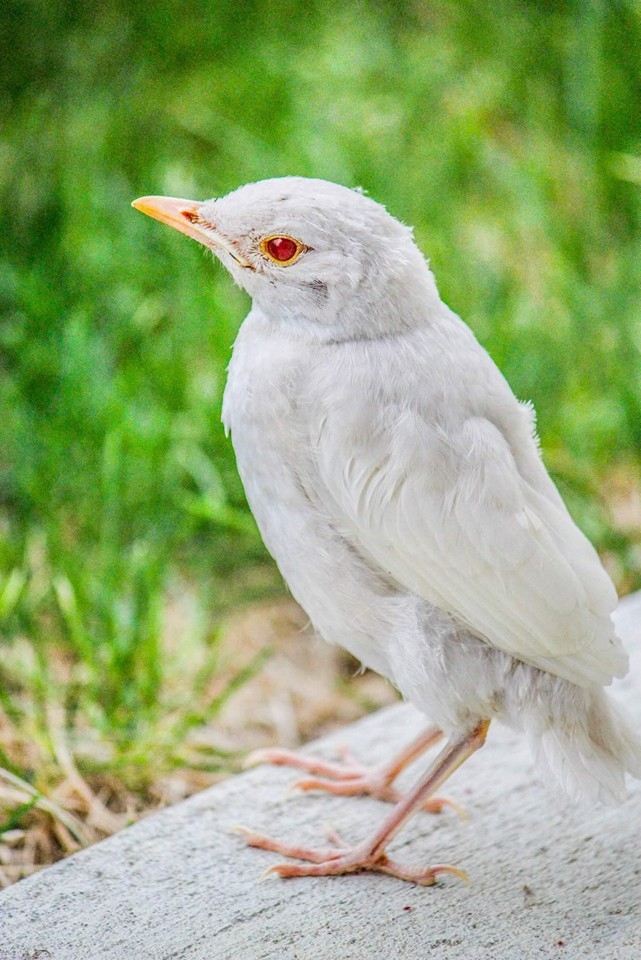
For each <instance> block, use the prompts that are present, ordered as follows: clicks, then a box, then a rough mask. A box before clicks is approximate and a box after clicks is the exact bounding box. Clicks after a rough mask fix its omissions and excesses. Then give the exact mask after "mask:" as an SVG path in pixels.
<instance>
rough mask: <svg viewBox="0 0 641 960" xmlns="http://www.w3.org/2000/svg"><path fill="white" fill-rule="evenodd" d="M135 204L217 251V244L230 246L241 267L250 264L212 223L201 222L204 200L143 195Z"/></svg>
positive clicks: (141, 210)
mask: <svg viewBox="0 0 641 960" xmlns="http://www.w3.org/2000/svg"><path fill="white" fill-rule="evenodd" d="M131 205H132V207H134V208H135V209H136V210H140V212H141V213H146V214H147V216H148V217H153V218H154V220H159V221H160V222H161V223H165V224H167V226H168V227H173V228H174V230H178V232H179V233H184V234H185V235H186V236H188V237H191V238H192V240H197V241H198V243H202V244H203V246H205V247H208V248H209V249H210V250H213V251H215V250H216V248H217V247H218V248H219V249H220V248H222V249H223V250H226V251H227V253H228V254H229V255H230V256H232V257H233V258H234V260H235V261H236V263H238V264H240V266H241V267H248V266H250V264H249V263H248V262H247V260H244V259H243V258H242V257H241V256H240V254H239V253H238V252H237V251H236V250H235V249H234V248H233V246H232V245H231V243H230V242H229V240H227V239H226V238H225V237H221V236H220V234H218V233H216V230H215V229H214V227H213V226H211V225H210V224H208V223H206V222H202V223H201V222H200V217H199V214H200V208H201V207H202V203H201V202H200V201H197V200H182V199H181V198H179V197H140V198H139V199H138V200H134V201H133V203H132V204H131Z"/></svg>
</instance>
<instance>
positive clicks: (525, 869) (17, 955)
mask: <svg viewBox="0 0 641 960" xmlns="http://www.w3.org/2000/svg"><path fill="white" fill-rule="evenodd" d="M618 613H619V622H620V629H621V632H622V633H623V634H624V635H625V637H626V639H627V645H628V648H629V649H630V650H631V651H632V653H633V665H632V671H631V674H630V676H629V677H628V678H626V680H624V681H621V682H620V683H618V684H617V686H616V695H617V697H618V698H619V699H620V700H622V701H624V702H625V703H626V707H627V709H628V712H629V713H630V714H632V715H633V716H634V717H635V720H636V723H637V725H638V727H639V728H640V729H641V595H639V594H637V595H634V596H633V597H630V598H627V600H625V601H623V603H622V604H621V606H620V608H619V612H618ZM423 722H424V721H423V720H422V718H421V717H420V715H419V714H418V713H417V712H416V711H414V710H413V709H412V708H411V707H408V706H398V707H392V708H390V709H387V710H384V711H381V712H380V713H379V714H376V715H374V716H371V717H368V718H367V719H365V720H363V721H361V722H360V723H357V724H354V725H353V726H352V727H349V728H347V729H346V730H344V731H342V732H341V734H340V735H338V736H334V737H330V738H326V739H325V740H323V741H319V742H318V743H316V744H313V745H311V747H310V749H311V750H313V751H314V752H318V753H320V754H323V755H327V756H332V755H333V754H334V752H335V750H336V748H337V745H338V744H340V743H347V744H348V745H349V746H350V747H351V748H352V750H353V751H354V752H355V753H356V754H357V755H359V756H360V757H362V758H363V759H365V760H367V761H376V760H380V759H382V758H384V757H386V756H388V755H389V754H390V752H391V751H392V750H393V749H395V748H397V747H398V746H400V745H401V744H402V743H403V742H405V741H406V740H407V739H409V738H411V737H412V736H413V735H414V734H415V733H416V732H417V731H418V730H419V729H420V728H421V726H422V725H423ZM410 775H411V772H410ZM293 779H295V772H294V771H291V770H290V771H288V770H286V769H274V768H265V767H261V768H258V769H256V770H253V771H250V772H248V773H247V774H244V775H242V776H239V777H235V778H233V779H230V780H228V781H226V782H225V783H223V784H220V785H219V786H216V787H214V788H212V789H210V790H206V791H204V792H203V793H201V794H199V795H198V796H196V797H193V798H192V799H190V800H188V801H187V802H185V803H182V804H179V805H178V806H176V807H173V808H171V809H168V810H166V811H163V812H162V813H160V814H157V815H155V816H152V817H149V818H148V819H146V820H144V821H142V822H141V823H138V824H136V825H135V826H133V827H130V828H129V829H127V830H125V831H123V832H122V833H120V834H118V835H117V836H115V837H112V838H110V839H109V840H106V841H105V842H103V843H100V844H98V845H96V846H95V847H92V848H90V849H89V850H86V851H83V852H82V853H79V854H77V855H75V856H73V857H71V858H69V859H68V860H66V861H64V862H62V863H60V864H58V865H56V866H54V867H50V868H49V869H47V870H44V871H42V872H41V873H39V874H37V875H35V876H34V877H31V878H30V879H28V880H24V881H22V883H20V884H17V885H16V886H15V887H11V888H9V889H8V890H6V891H5V892H4V893H2V894H1V895H0V960H312V958H313V960H370V958H371V960H374V958H381V957H386V956H391V957H394V958H407V960H419V958H420V960H424V958H429V960H441V958H443V960H445V958H447V960H534V958H536V960H547V958H550V960H551V958H555V960H556V958H568V960H578V958H590V960H594V958H604V960H639V958H641V843H640V832H641V783H639V782H631V784H630V788H631V790H630V797H629V799H628V800H627V802H626V803H625V804H623V805H622V806H621V807H619V808H617V809H607V808H599V809H587V810H584V809H579V810H577V809H575V808H572V807H568V806H565V805H563V803H562V802H557V801H556V798H555V797H553V796H550V795H549V794H548V793H547V792H546V791H545V790H544V788H543V787H542V786H540V785H539V784H538V783H537V781H536V780H535V779H534V775H533V765H532V761H531V758H530V756H529V753H528V751H527V749H526V747H525V744H524V743H523V742H522V740H520V739H519V738H518V737H517V736H515V735H514V734H512V733H511V732H510V731H508V730H505V729H503V728H500V727H498V726H497V727H496V728H495V729H493V730H491V732H490V737H489V739H488V743H487V745H486V747H485V748H484V750H482V751H481V752H480V753H479V754H477V755H476V756H475V757H473V758H472V759H471V760H470V761H469V762H468V763H466V764H465V765H464V767H463V768H462V769H461V770H459V771H458V772H457V773H456V774H455V775H454V777H453V778H452V781H451V789H450V790H449V795H450V796H452V797H453V799H457V800H459V801H460V802H461V803H463V804H464V805H465V807H466V808H467V810H468V813H469V821H467V822H461V821H460V820H459V819H458V818H457V817H456V816H455V815H454V814H453V813H451V812H446V813H444V814H442V815H440V816H431V815H429V814H420V815H418V816H417V817H415V818H414V820H413V822H412V823H411V824H410V825H409V826H408V827H407V828H406V830H405V831H404V832H403V833H402V834H401V836H400V837H398V838H397V840H396V843H395V846H394V849H395V850H396V852H397V854H398V855H399V857H402V858H403V859H405V860H407V861H409V862H415V863H418V864H423V863H430V862H450V863H454V864H457V865H459V866H461V867H463V868H464V869H466V870H467V871H468V872H469V875H470V878H471V886H466V885H465V884H463V883H461V882H460V881H457V880H454V879H450V878H444V879H443V880H442V881H441V882H440V883H439V885H438V886H436V887H432V888H429V889H426V888H421V887H415V886H412V885H410V884H406V883H402V882H400V881H398V880H394V879H392V878H389V877H384V876H379V875H365V874H363V875H354V876H347V877H334V878H318V879H300V880H288V881H283V880H279V879H275V878H270V879H268V880H265V881H264V882H260V880H259V877H260V873H261V871H262V870H263V869H265V867H267V866H268V865H269V864H271V863H273V862H274V861H275V859H276V857H275V855H274V854H271V853H266V852H264V851H258V850H251V849H247V848H246V847H245V846H244V844H243V842H242V840H241V839H240V838H239V837H238V836H235V835H233V834H231V833H230V832H229V828H230V827H231V826H232V825H233V824H235V823H239V822H240V823H244V824H246V825H250V826H253V827H256V828H258V829H263V830H265V831H266V832H269V833H271V834H272V835H275V836H281V837H283V838H287V837H295V838H297V839H299V838H300V839H302V840H304V841H306V842H309V843H315V842H321V841H322V839H323V837H322V835H323V824H324V823H325V822H331V823H332V824H333V825H335V826H336V827H337V828H338V829H340V831H341V833H343V834H344V836H345V837H346V838H348V839H358V838H360V837H361V836H363V834H364V833H365V831H369V830H370V829H371V828H372V826H373V825H374V824H375V823H376V822H377V821H378V819H379V818H380V817H381V816H382V814H383V813H384V810H385V809H387V808H386V807H384V805H383V804H381V803H379V802H377V801H375V800H371V799H369V798H353V799H342V798H337V797H328V796H323V795H321V794H314V795H312V794H308V795H306V796H296V795H294V796H291V797H289V798H286V797H285V796H284V794H285V790H286V787H287V785H288V784H289V783H290V782H291V781H292V780H293Z"/></svg>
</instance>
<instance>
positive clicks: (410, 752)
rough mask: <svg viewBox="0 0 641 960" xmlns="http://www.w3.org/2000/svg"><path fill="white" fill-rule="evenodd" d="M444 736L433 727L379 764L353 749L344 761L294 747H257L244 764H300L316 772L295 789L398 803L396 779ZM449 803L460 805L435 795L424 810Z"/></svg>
mask: <svg viewBox="0 0 641 960" xmlns="http://www.w3.org/2000/svg"><path fill="white" fill-rule="evenodd" d="M442 736H443V734H442V732H441V731H440V730H439V729H438V727H429V728H428V729H427V730H425V731H424V732H423V733H421V734H420V735H419V736H418V737H415V738H414V740H412V741H411V743H409V744H408V745H407V746H406V747H404V748H403V749H402V750H401V751H400V753H398V754H396V755H395V756H394V757H393V758H392V759H391V760H390V761H388V762H387V763H383V764H380V765H378V766H375V767H367V766H364V765H362V764H359V763H357V762H356V761H355V760H354V759H353V757H352V756H351V754H350V753H349V751H344V752H343V762H342V763H330V762H329V761H327V760H323V759H321V758H320V757H310V756H305V755H304V754H300V753H297V752H296V751H294V750H281V749H266V750H255V751H254V752H253V753H250V755H249V756H248V757H247V759H246V760H245V764H244V765H245V766H246V767H253V766H256V765H257V764H259V763H273V764H276V765H277V766H287V767H296V768H297V769H299V770H305V771H306V772H307V773H310V774H312V776H310V777H303V778H302V779H300V780H297V781H296V782H295V783H294V784H292V789H298V790H303V791H307V790H325V791H326V792H327V793H334V794H337V795H338V796H342V797H351V796H356V795H357V794H369V796H372V797H376V799H377V800H386V801H388V802H390V803H397V802H398V801H399V800H400V798H401V796H402V794H401V793H400V791H398V790H396V789H395V788H394V787H393V786H392V782H393V781H394V780H395V779H396V777H397V776H398V775H399V773H401V771H402V770H404V769H405V767H407V766H409V764H410V763H412V762H413V761H414V760H416V758H417V757H419V756H420V755H421V754H422V753H424V752H425V751H426V750H428V749H429V748H430V747H432V746H433V745H434V744H435V743H438V741H439V740H440V739H441V737H442ZM445 805H450V806H453V807H455V808H457V805H456V804H454V803H453V802H452V801H451V800H446V799H445V798H444V797H431V798H430V799H429V800H427V801H426V802H425V804H424V809H425V810H429V811H430V812H431V813H440V811H441V810H442V809H443V807H444V806H445ZM459 812H460V811H459Z"/></svg>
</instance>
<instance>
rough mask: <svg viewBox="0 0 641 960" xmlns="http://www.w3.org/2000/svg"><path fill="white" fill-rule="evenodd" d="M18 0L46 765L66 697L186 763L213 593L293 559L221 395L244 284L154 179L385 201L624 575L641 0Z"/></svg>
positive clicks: (23, 641)
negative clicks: (332, 191)
mask: <svg viewBox="0 0 641 960" xmlns="http://www.w3.org/2000/svg"><path fill="white" fill-rule="evenodd" d="M0 16H1V17H2V23H0V70H2V80H1V85H0V107H1V108H2V113H3V116H4V117H5V120H4V123H3V128H2V140H1V142H0V204H1V212H2V223H3V231H2V234H3V235H2V239H1V243H2V247H3V256H2V261H1V263H0V310H1V315H0V351H1V354H0V355H1V367H0V373H1V380H0V400H1V402H2V410H3V414H2V418H1V420H0V621H1V629H2V651H3V656H2V659H1V661H0V680H2V692H1V693H0V697H1V700H0V703H1V704H2V710H3V712H4V713H5V714H6V720H5V724H8V725H9V726H10V727H11V729H13V730H18V729H19V730H20V733H19V735H16V736H17V742H18V743H19V744H22V747H21V748H20V749H18V748H17V747H16V744H15V742H14V745H13V753H12V757H13V759H12V758H11V757H8V762H11V763H13V764H14V765H16V768H18V767H19V772H20V774H21V775H22V776H24V777H25V778H26V779H27V780H29V781H30V782H32V783H34V784H36V785H37V786H38V789H42V790H46V789H47V788H48V787H50V786H51V784H53V783H55V782H56V777H57V776H58V775H59V769H60V765H59V762H58V761H57V759H56V749H55V745H54V744H53V743H52V736H51V721H50V714H51V708H52V704H53V705H55V706H56V708H57V709H59V711H61V715H62V717H63V720H62V721H61V722H62V727H63V729H64V734H65V737H66V738H67V740H68V742H69V744H70V745H71V749H72V751H73V752H74V753H76V754H77V759H78V763H79V764H80V766H81V768H82V770H83V772H84V773H87V774H90V773H91V772H92V771H94V770H95V768H96V766H98V767H101V769H103V770H104V769H116V768H117V769H118V770H119V771H121V772H122V776H123V777H124V778H125V779H127V782H132V783H134V782H136V783H138V782H141V783H144V782H148V781H150V780H151V779H153V777H155V776H157V775H159V773H162V771H163V770H165V769H168V768H170V767H171V766H172V765H175V764H176V763H180V762H183V761H184V756H183V755H182V754H181V753H180V742H181V737H182V736H183V734H184V733H185V732H186V730H185V729H184V724H185V723H187V724H188V725H192V726H196V725H197V724H198V723H200V722H204V721H205V720H206V719H207V718H208V717H209V716H210V715H211V714H212V713H215V706H214V707H212V705H211V703H209V702H208V701H207V697H206V696H205V691H206V689H207V684H206V682H205V681H204V678H205V677H206V676H209V674H210V673H211V671H212V670H213V669H214V668H215V666H216V656H217V653H216V651H217V645H216V631H215V629H214V626H213V624H214V623H215V620H216V616H217V615H218V614H219V613H220V611H221V610H224V609H227V608H229V607H230V606H231V605H233V604H234V603H237V602H240V601H242V600H244V599H247V598H249V597H253V596H260V595H265V594H266V593H269V592H270V591H273V590H276V589H278V579H277V576H276V575H275V573H274V571H273V568H272V567H271V566H270V565H269V563H268V561H267V558H266V556H265V553H264V550H263V548H262V546H261V544H260V541H259V538H258V536H257V533H256V530H255V527H254V525H253V521H252V520H251V517H250V516H249V514H248V512H247V509H246V506H245V503H244V499H243V495H242V490H241V487H240V484H239V480H238V478H237V475H236V473H235V468H234V463H233V457H232V453H231V450H230V447H229V444H228V443H227V441H226V440H225V438H224V436H223V433H222V429H221V427H220V425H219V413H220V402H221V393H222V388H223V384H224V369H225V365H226V363H227V360H228V357H229V352H230V345H231V343H232V342H233V339H234V334H235V330H236V329H237V327H238V324H239V322H240V320H241V318H242V317H243V315H244V313H245V312H246V310H247V306H248V304H247V300H246V298H245V297H244V295H242V294H241V293H239V292H238V291H237V290H235V288H233V287H232V285H231V282H230V281H229V279H228V278H227V277H226V276H224V275H223V272H222V270H221V269H220V268H219V267H216V266H214V265H213V264H212V262H211V260H210V258H209V257H206V256H203V253H202V250H201V249H200V248H198V247H197V246H196V245H195V244H192V243H189V242H188V241H187V240H186V239H185V238H183V237H180V236H178V235H175V234H173V233H172V231H169V230H166V229H163V228H162V227H160V226H159V225H158V224H154V223H152V222H151V221H149V220H147V219H146V218H144V217H142V216H140V214H138V213H136V212H134V211H133V210H131V209H130V206H129V204H130V201H131V200H132V199H133V198H135V197H136V196H139V195H141V194H148V193H167V194H173V195H178V196H187V197H194V198H203V197H207V196H211V195H215V194H220V193H223V192H225V191H227V190H229V189H230V188H232V187H235V186H237V185H239V184H240V183H243V182H246V181H249V180H253V179H260V178H263V177H268V176H275V175H283V174H289V173H297V174H305V175H313V176H320V177H326V178H329V179H335V180H338V181H340V182H342V183H345V184H349V185H357V184H359V185H362V186H363V187H365V188H366V189H367V190H368V191H369V192H370V193H371V194H372V195H373V196H374V197H376V198H377V199H379V200H382V201H383V202H385V203H386V205H387V206H388V208H389V209H390V210H391V211H392V212H393V213H394V214H396V215H397V216H399V217H400V218H402V219H403V220H405V221H406V222H409V223H411V224H413V225H414V226H415V231H416V237H417V240H418V242H419V244H420V246H421V248H422V249H423V250H424V251H425V253H426V254H427V255H428V256H429V257H430V258H431V262H432V266H433V268H434V270H435V273H436V277H437V280H438V282H439V286H440V289H441V291H442V293H443V296H444V298H445V299H446V300H447V301H448V302H449V303H450V304H451V305H452V306H453V307H454V308H455V309H457V310H458V311H459V312H460V313H461V314H462V315H463V316H464V318H465V319H466V320H467V321H468V322H469V323H470V324H471V326H472V327H473V328H474V330H475V331H476V333H477V335H478V336H479V337H480V339H481V341H482V342H483V343H484V344H485V345H486V346H487V347H488V348H489V349H490V351H491V352H492V354H493V356H494V357H495V359H496V360H497V362H498V363H499V365H500V366H501V368H502V369H503V370H504V372H505V373H506V374H507V376H508V378H509V380H510V382H511V383H512V385H513V387H514V389H515V391H516V393H517V394H518V395H519V396H521V397H522V398H527V399H531V400H533V401H534V403H535V405H536V407H537V410H538V413H539V427H540V432H541V437H542V442H543V448H544V451H545V453H546V457H547V460H548V463H549V464H550V466H551V467H552V469H553V471H554V473H555V477H556V479H557V480H558V482H559V484H560V486H561V488H562V490H563V492H564V494H565V495H566V497H567V498H568V500H569V502H570V504H571V506H572V509H573V511H574V513H575V516H576V517H577V519H578V520H579V522H580V523H581V524H582V526H583V527H584V529H586V530H587V532H588V533H589V534H590V535H591V536H592V537H593V539H594V540H595V542H596V543H597V545H598V546H599V548H600V549H601V550H602V551H603V552H605V553H607V555H608V558H609V563H610V566H611V569H612V570H613V572H614V574H615V576H616V578H617V580H618V583H619V586H621V587H623V588H626V589H629V588H632V587H635V586H639V585H641V557H640V555H639V548H638V531H634V530H632V529H628V528H627V527H625V525H624V526H623V527H621V526H619V527H616V526H615V525H613V522H612V516H611V513H610V510H609V506H608V501H609V490H610V484H611V478H612V476H613V474H614V473H615V472H616V471H621V470H622V471H623V472H624V473H625V475H626V476H629V477H631V478H632V480H633V482H635V483H636V482H638V479H639V474H640V472H641V334H640V332H639V331H640V329H641V328H640V325H639V302H640V294H641V229H640V228H641V216H640V214H641V109H640V107H641V71H640V66H639V57H638V51H639V48H640V44H641V8H640V6H639V4H638V2H635V0H618V2H614V0H613V2H610V3H608V2H605V0H588V2H583V0H576V2H560V3H559V2H554V3H552V2H549V3H544V2H534V0H530V2H527V0H522V2H516V0H514V2H507V0H499V2H497V3H494V4H492V5H487V4H485V3H481V2H471V0H466V2H460V3H445V2H427V0H426V2H419V0H416V2H414V3H403V2H395V3H391V2H390V3H389V4H388V3H374V2H371V3H357V2H356V0H347V2H345V3H342V4H341V5H340V8H339V9H338V8H337V9H333V8H330V5H326V4H312V5H311V6H310V5H306V6H305V8H304V10H303V8H302V6H301V5H299V4H295V3H293V2H292V0H284V2H281V3H280V4H277V5H270V4H264V3H258V2H246V3H243V4H239V3H231V2H230V3H226V2H224V3H223V2H218V3H216V2H205V0H188V2H184V0H183V2H181V3H178V2H177V0H156V2H155V3H154V4H153V5H151V4H149V5H146V4H139V5H133V7H132V5H131V4H125V3H121V2H117V0H116V2H115V0H107V2H106V3H101V4H95V5H91V4H90V5H85V6H84V7H80V6H78V7H76V5H74V4H71V3H64V2H60V3H57V4H52V3H49V2H46V0H25V2H20V3H18V2H9V3H7V4H5V6H4V7H3V12H2V14H1V15H0ZM17 52H18V53H19V56H16V53H17ZM635 533H636V536H637V541H636V542H635ZM183 593H188V594H189V596H191V597H192V598H193V603H192V605H191V608H190V609H191V612H190V615H189V617H187V620H186V621H185V622H184V623H183V624H182V626H181V628H180V635H179V637H178V638H176V636H175V635H172V634H171V630H170V628H169V626H168V623H169V621H170V619H171V618H170V616H169V614H170V612H171V609H172V605H173V604H174V603H175V600H176V597H178V596H180V595H182V594H183ZM199 684H200V686H199ZM192 687H195V691H196V692H195V693H192ZM167 717H170V718H171V723H170V724H169V726H170V727H171V730H172V731H174V732H173V733H172V732H171V731H170V732H167V730H168V727H167V723H168V721H167ZM181 718H188V720H186V719H181ZM171 724H175V726H171ZM163 731H164V732H163ZM176 731H179V732H180V736H178V735H177V734H176ZM163 737H164V739H163ZM94 740H97V741H100V742H101V743H102V744H108V745H109V750H108V751H107V752H106V753H105V754H103V753H100V752H98V753H97V754H96V755H97V756H104V758H105V759H104V760H103V761H100V762H99V761H97V760H96V759H95V757H93V759H92V755H91V751H87V750H86V749H85V746H86V743H87V742H89V743H91V742H93V741H94ZM160 741H162V744H163V746H162V747H160V746H157V742H158V743H160ZM33 744H37V749H35V750H34V749H33ZM208 762H215V759H214V760H212V759H211V758H210V760H209V761H208ZM101 763H102V766H101ZM25 802H27V801H26V800H25Z"/></svg>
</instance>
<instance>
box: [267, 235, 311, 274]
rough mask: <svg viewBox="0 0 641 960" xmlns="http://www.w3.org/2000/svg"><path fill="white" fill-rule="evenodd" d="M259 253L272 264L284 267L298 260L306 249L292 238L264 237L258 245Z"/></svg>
mask: <svg viewBox="0 0 641 960" xmlns="http://www.w3.org/2000/svg"><path fill="white" fill-rule="evenodd" d="M260 249H261V252H262V253H263V254H264V255H265V256H266V257H267V258H268V259H269V260H272V261H273V262H274V263H278V264H280V266H281V267H286V266H288V265H289V264H290V263H293V262H294V260H298V258H299V257H300V255H301V253H303V251H304V250H306V249H307V248H306V247H305V246H304V244H302V243H300V242H299V241H298V240H294V238H293V237H278V236H275V237H265V239H264V240H261V243H260Z"/></svg>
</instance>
